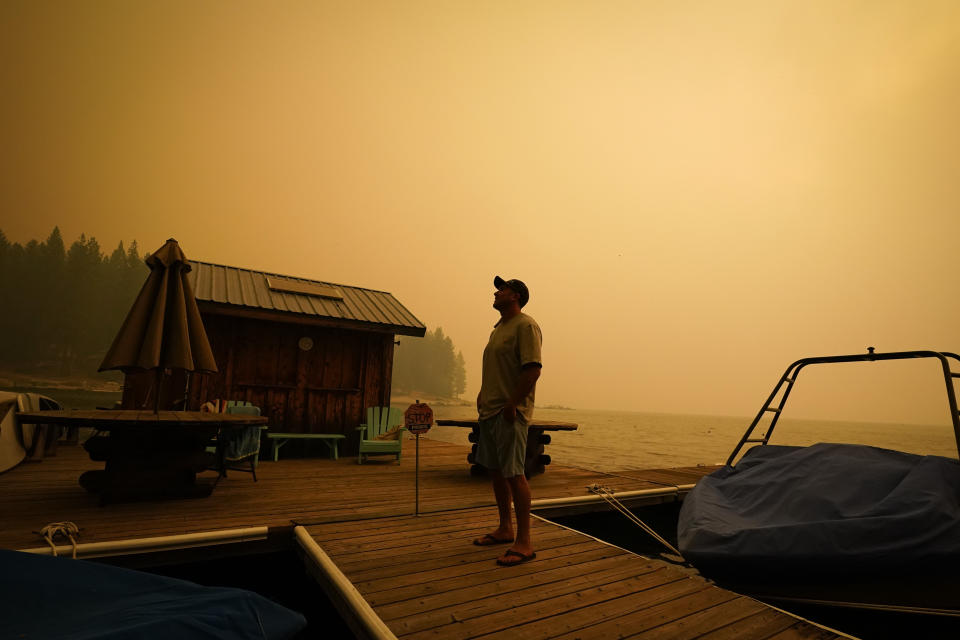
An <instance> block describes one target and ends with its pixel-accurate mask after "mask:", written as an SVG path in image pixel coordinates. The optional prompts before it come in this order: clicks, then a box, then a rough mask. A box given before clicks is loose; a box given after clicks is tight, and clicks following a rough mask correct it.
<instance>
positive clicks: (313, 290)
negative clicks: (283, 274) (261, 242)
mask: <svg viewBox="0 0 960 640" xmlns="http://www.w3.org/2000/svg"><path fill="white" fill-rule="evenodd" d="M267 286H268V287H269V288H270V290H271V291H282V292H285V293H299V294H301V295H305V296H316V297H318V298H329V299H330V300H343V293H342V292H341V291H340V289H337V288H336V287H331V286H329V285H326V284H319V283H316V282H303V281H300V280H285V279H282V278H273V277H270V276H267Z"/></svg>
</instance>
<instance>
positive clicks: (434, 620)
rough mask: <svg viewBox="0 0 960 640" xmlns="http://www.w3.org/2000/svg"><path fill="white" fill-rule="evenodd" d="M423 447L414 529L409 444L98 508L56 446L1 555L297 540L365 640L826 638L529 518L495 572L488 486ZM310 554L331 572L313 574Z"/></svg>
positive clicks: (680, 574) (11, 486) (631, 483)
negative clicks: (527, 538)
mask: <svg viewBox="0 0 960 640" xmlns="http://www.w3.org/2000/svg"><path fill="white" fill-rule="evenodd" d="M420 449H421V461H420V514H421V515H420V516H415V515H414V497H415V494H414V475H413V474H414V455H413V454H414V443H413V441H412V440H410V441H406V442H405V443H404V454H403V459H402V460H401V462H400V464H397V463H396V462H392V461H390V462H388V461H383V462H371V463H365V464H363V465H358V464H356V460H355V459H341V460H337V461H333V460H326V459H317V458H311V459H290V460H283V459H281V460H280V461H279V462H261V464H260V466H259V468H258V471H257V476H258V478H259V481H258V482H256V483H255V482H253V480H252V478H251V477H250V475H249V474H245V473H237V472H231V473H230V475H229V477H227V478H226V479H223V480H221V481H220V484H219V485H218V486H217V488H216V490H215V491H214V492H213V494H212V495H211V496H210V497H207V498H200V499H193V500H168V501H157V502H133V503H118V504H110V505H107V506H104V507H100V506H99V505H98V500H97V497H96V496H94V495H91V494H88V493H86V492H85V491H84V490H83V489H81V488H80V487H79V485H78V484H77V478H79V476H80V474H81V473H82V472H84V471H87V470H90V469H95V468H97V463H95V462H91V461H90V460H89V458H88V457H87V456H86V453H85V452H84V451H83V450H82V449H80V448H79V447H61V448H60V449H59V452H58V455H57V456H56V457H53V458H46V459H44V460H43V461H42V462H39V463H25V464H21V465H20V466H18V467H16V468H15V469H13V470H11V471H9V472H7V473H4V474H2V475H0V485H2V487H3V491H0V523H2V524H0V548H5V549H31V548H40V547H44V546H46V543H45V541H44V540H43V539H42V538H41V537H40V536H39V535H38V533H37V532H38V531H39V530H40V529H41V528H42V527H43V526H44V525H46V524H48V523H51V522H62V521H72V522H74V523H76V524H77V525H78V526H79V527H80V530H81V537H80V540H79V542H80V543H81V545H87V544H91V543H112V542H117V541H123V540H132V539H133V540H142V539H143V538H148V537H155V538H157V539H164V538H166V537H173V536H184V535H185V534H201V533H202V534H210V535H212V536H213V537H214V538H215V537H216V532H221V531H231V530H238V529H243V528H251V527H260V528H263V529H264V530H265V531H268V532H269V533H270V535H272V536H273V537H274V538H276V537H286V538H287V539H289V540H291V541H292V540H293V539H294V537H295V536H297V535H298V534H299V538H298V539H299V540H300V541H301V547H303V548H304V549H305V561H306V562H307V564H308V568H310V569H311V571H313V572H314V573H315V575H316V576H317V578H318V581H319V582H320V583H321V585H323V586H324V588H325V589H327V590H328V593H329V594H330V595H331V599H332V600H333V601H334V602H335V603H339V605H340V608H341V612H342V613H343V615H344V618H345V620H346V621H347V623H348V624H350V625H351V627H352V628H353V629H354V630H355V631H356V632H357V633H358V635H361V636H367V637H391V635H395V636H397V637H403V638H406V637H411V638H427V637H429V638H467V637H487V636H489V637H497V636H499V637H510V638H547V637H562V638H608V637H644V638H648V637H649V638H693V637H702V638H715V639H719V638H744V639H749V638H755V639H758V640H759V639H761V638H764V639H765V638H777V639H787V638H835V637H838V636H837V635H836V634H833V633H830V632H828V631H826V630H823V629H821V628H818V627H815V626H814V625H811V624H809V623H806V622H804V621H801V620H798V619H797V618H794V617H791V616H789V615H787V614H785V613H782V612H780V611H777V610H775V609H772V608H770V607H767V606H766V605H763V604H761V603H759V602H757V601H755V600H752V599H750V598H746V597H743V596H739V595H736V594H733V593H731V592H728V591H724V590H722V589H719V588H717V587H715V586H713V585H711V584H710V583H708V582H706V581H704V580H703V579H701V578H699V577H698V576H696V575H693V574H691V573H690V572H684V571H681V570H679V569H678V568H676V567H673V566H670V565H667V564H665V563H662V562H659V561H656V560H650V559H647V558H644V557H642V556H638V555H636V554H633V553H630V552H628V551H624V550H622V549H619V548H617V547H614V546H611V545H609V544H606V543H604V542H601V541H598V540H595V539H593V538H591V537H589V536H585V535H583V534H581V533H578V532H575V531H572V530H569V529H565V528H563V527H561V526H558V525H556V524H553V523H551V522H548V521H546V520H543V519H539V518H538V519H536V521H535V523H534V541H535V545H536V547H537V559H536V560H535V561H533V562H530V563H527V564H524V565H521V566H517V567H509V568H504V567H497V566H496V565H495V563H494V559H495V558H496V557H497V556H498V555H499V554H500V553H502V550H503V547H476V546H473V545H472V544H471V543H470V542H471V540H472V539H473V538H474V537H477V536H478V535H481V534H482V533H484V532H486V531H488V530H490V529H492V528H493V526H494V518H495V510H494V508H493V499H492V492H491V491H490V489H489V483H488V481H487V480H486V479H484V478H480V477H475V476H471V475H470V474H469V472H468V465H467V463H466V461H465V457H466V452H467V448H466V447H463V446H460V445H453V444H448V443H443V442H437V441H431V440H429V439H426V438H423V439H421V443H420ZM713 469H714V467H689V468H684V469H671V470H651V471H629V472H618V473H602V472H597V471H591V470H586V469H578V468H575V467H564V466H562V465H557V464H554V465H551V466H550V467H549V468H548V470H547V472H546V473H545V474H543V475H540V476H536V477H535V478H533V479H532V480H531V487H532V491H533V494H534V498H535V499H537V500H555V499H557V498H564V497H574V498H583V497H586V496H588V495H589V494H588V492H587V490H586V487H587V486H589V485H593V484H600V485H604V486H607V487H610V488H613V489H614V490H616V491H618V492H643V491H645V490H646V491H649V492H650V493H651V494H653V495H661V494H663V495H665V496H667V498H669V499H675V498H670V497H669V495H670V492H671V491H673V492H674V494H676V493H677V491H678V490H680V489H682V488H683V487H688V486H689V485H691V484H693V483H695V482H696V481H697V480H698V479H699V478H700V477H702V476H703V475H705V474H707V473H709V472H710V471H712V470H713ZM213 475H214V474H213V473H212V472H211V474H210V476H211V477H212V476H213ZM678 488H679V489H678ZM681 493H682V491H681ZM667 498H665V499H667ZM221 542H222V544H228V543H229V541H227V540H224V541H221ZM184 546H190V545H186V544H185V545H184ZM194 546H195V545H194ZM313 547H317V548H319V549H320V550H321V551H320V553H321V555H322V556H324V557H326V558H327V559H328V560H329V562H328V563H326V564H324V563H322V562H319V561H318V560H317V555H316V554H311V548H313ZM344 577H345V578H346V579H345V580H344V579H343V578H344ZM344 584H346V585H348V586H347V587H343V586H342V585H344ZM338 585H339V586H338ZM344 589H346V591H345V590H344ZM350 589H355V595H356V594H359V597H358V598H357V600H359V601H360V602H361V603H363V604H365V605H366V607H367V611H368V614H369V610H370V609H371V608H372V611H373V612H374V616H373V617H374V618H375V620H376V621H377V624H379V625H381V627H380V629H381V630H383V629H386V630H387V632H386V633H387V635H380V636H378V635H377V633H376V630H375V629H374V630H373V631H371V629H370V627H369V625H370V623H369V620H367V618H365V617H364V616H365V615H367V614H364V613H363V610H364V607H363V606H360V607H359V608H358V606H356V604H355V603H354V604H350V602H349V598H348V597H347V595H348V594H347V591H349V590H350Z"/></svg>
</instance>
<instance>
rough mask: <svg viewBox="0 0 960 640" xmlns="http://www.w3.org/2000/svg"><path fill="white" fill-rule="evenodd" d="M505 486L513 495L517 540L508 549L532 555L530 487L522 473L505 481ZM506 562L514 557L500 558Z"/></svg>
mask: <svg viewBox="0 0 960 640" xmlns="http://www.w3.org/2000/svg"><path fill="white" fill-rule="evenodd" d="M506 482H507V486H508V487H509V490H510V492H511V493H512V495H513V508H514V510H515V511H516V516H517V539H516V540H515V541H514V543H513V545H512V546H511V547H510V548H511V549H512V550H513V551H516V552H517V553H522V554H523V555H525V556H529V555H530V554H531V553H533V542H532V540H531V539H530V485H529V484H528V483H527V478H526V476H524V475H523V474H522V473H521V474H520V475H518V476H514V477H512V478H507V479H506ZM501 559H502V560H504V561H506V562H508V563H509V562H513V561H515V560H516V557H513V558H510V557H507V556H506V555H504V556H501Z"/></svg>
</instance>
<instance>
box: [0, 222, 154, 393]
mask: <svg viewBox="0 0 960 640" xmlns="http://www.w3.org/2000/svg"><path fill="white" fill-rule="evenodd" d="M147 271H148V270H147V267H146V265H145V264H144V263H143V261H142V260H141V259H140V257H139V255H138V254H137V249H136V242H132V243H131V244H130V249H129V250H125V249H124V247H123V243H121V244H120V245H119V246H118V247H117V249H116V250H114V252H113V253H112V254H111V256H110V257H109V258H107V257H106V256H105V255H104V254H103V253H102V252H101V250H100V245H99V243H98V242H97V241H96V239H95V238H93V237H90V238H89V239H88V238H87V237H86V236H85V235H81V236H80V239H79V240H77V241H76V242H74V243H73V244H72V245H70V249H69V250H67V249H66V248H65V246H64V242H63V238H62V236H61V234H60V230H59V228H56V227H55V228H54V229H53V231H52V232H51V233H50V235H49V237H48V238H47V239H46V241H44V242H42V243H41V242H37V241H36V240H31V241H29V242H28V243H27V244H26V245H25V246H23V245H20V244H19V243H11V242H10V241H9V240H8V239H7V237H6V235H5V234H4V233H3V232H2V231H0V299H2V300H4V301H6V303H7V304H6V305H5V309H4V313H3V314H0V367H2V368H4V369H14V370H18V371H32V372H47V373H59V374H64V375H65V374H78V373H79V374H83V375H90V374H93V373H94V372H95V371H96V366H97V364H98V361H99V359H100V358H102V357H103V354H104V353H105V352H106V349H107V348H108V347H109V346H110V341H111V340H112V339H113V336H114V335H115V334H116V331H117V330H118V329H119V327H120V324H121V323H122V322H123V318H124V317H125V316H126V314H127V312H128V311H129V309H130V305H131V304H132V303H133V300H134V298H135V297H136V295H137V292H138V291H139V289H140V287H141V286H142V285H143V282H144V279H145V277H146V275H147Z"/></svg>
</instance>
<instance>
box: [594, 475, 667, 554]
mask: <svg viewBox="0 0 960 640" xmlns="http://www.w3.org/2000/svg"><path fill="white" fill-rule="evenodd" d="M587 490H588V491H590V493H595V494H596V495H598V496H600V497H601V498H603V499H604V500H605V501H606V502H607V504H609V505H610V506H611V507H613V508H614V509H616V510H617V511H619V512H620V513H622V514H623V515H624V516H625V517H626V518H627V520H629V521H630V522H632V523H634V524H635V525H637V526H638V527H640V528H641V529H643V530H644V531H646V532H647V533H648V534H649V535H650V536H651V537H652V538H653V539H654V540H656V541H657V542H659V543H660V544H662V545H663V546H665V547H666V548H667V549H669V550H670V552H671V553H673V554H675V555H676V556H678V557H679V558H680V559H681V560H682V559H683V555H681V553H680V552H679V551H678V550H677V549H676V548H674V546H673V545H672V544H670V543H669V542H667V540H666V539H665V538H664V537H663V536H661V535H660V534H659V533H657V532H656V531H654V530H653V528H652V527H650V525H648V524H647V523H646V522H644V521H643V520H641V519H640V518H639V517H637V514H635V513H634V512H632V511H630V509H627V507H626V506H624V504H623V503H622V502H620V501H619V500H617V497H616V495H614V493H613V491H612V490H611V489H610V488H609V487H604V486H602V485H599V484H592V485H590V486H589V487H587Z"/></svg>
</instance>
